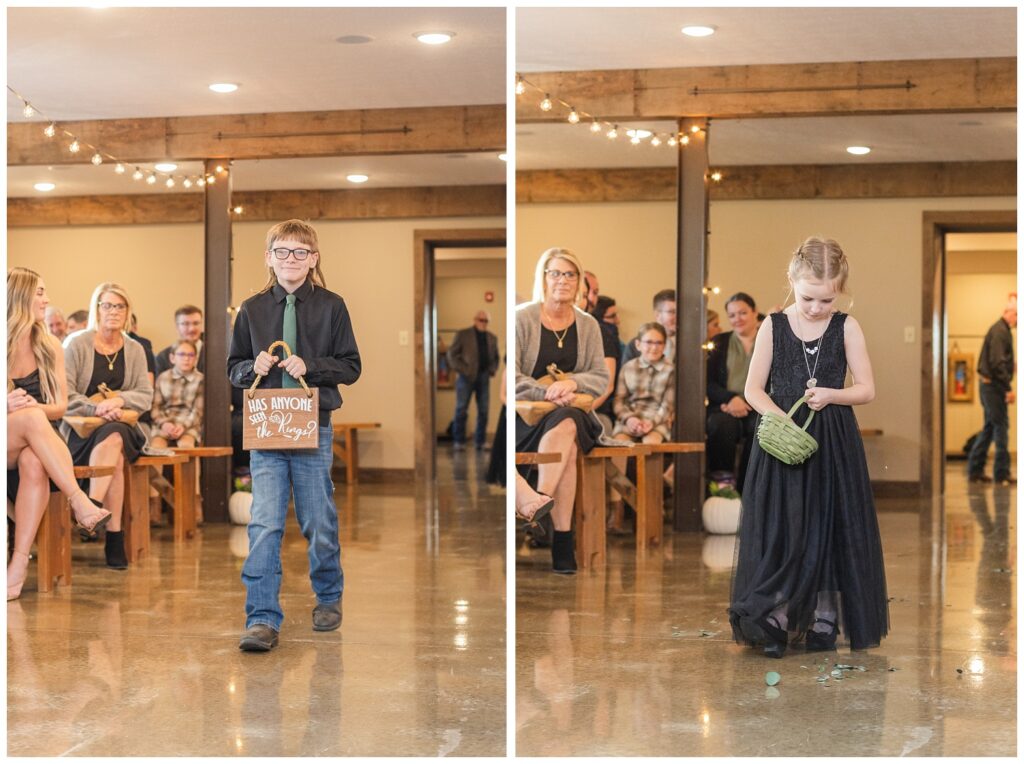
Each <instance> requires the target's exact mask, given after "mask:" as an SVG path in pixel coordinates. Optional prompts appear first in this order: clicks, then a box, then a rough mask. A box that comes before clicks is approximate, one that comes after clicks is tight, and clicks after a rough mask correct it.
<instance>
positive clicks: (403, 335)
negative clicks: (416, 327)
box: [398, 329, 409, 347]
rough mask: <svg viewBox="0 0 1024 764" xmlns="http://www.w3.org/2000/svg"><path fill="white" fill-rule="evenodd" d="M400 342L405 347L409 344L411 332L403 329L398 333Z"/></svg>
mask: <svg viewBox="0 0 1024 764" xmlns="http://www.w3.org/2000/svg"><path fill="white" fill-rule="evenodd" d="M398 344H399V345H401V346H402V347H405V346H406V345H408V344H409V332H408V331H406V330H405V329H403V330H402V331H400V332H399V333H398Z"/></svg>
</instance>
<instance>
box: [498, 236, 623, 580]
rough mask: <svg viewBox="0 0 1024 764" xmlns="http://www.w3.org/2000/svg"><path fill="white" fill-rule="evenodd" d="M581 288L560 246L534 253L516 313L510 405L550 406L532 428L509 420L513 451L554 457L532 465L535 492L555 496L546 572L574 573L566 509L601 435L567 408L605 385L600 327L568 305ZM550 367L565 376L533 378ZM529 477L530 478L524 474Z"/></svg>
mask: <svg viewBox="0 0 1024 764" xmlns="http://www.w3.org/2000/svg"><path fill="white" fill-rule="evenodd" d="M582 289H583V266H582V265H581V264H580V261H579V258H577V257H576V255H574V254H573V253H572V252H570V251H569V250H567V249H560V248H557V247H556V248H552V249H549V250H546V251H545V252H544V253H543V254H541V256H540V259H539V260H538V261H537V269H536V272H535V274H534V281H533V302H529V303H525V304H523V305H520V306H518V307H517V308H516V400H517V401H548V402H549V403H554V404H555V406H556V408H555V409H554V411H552V412H550V413H549V414H547V415H546V416H545V417H544V418H543V419H542V420H540V421H539V422H537V423H536V424H535V425H533V426H530V425H528V424H527V423H526V422H525V421H524V420H523V418H522V417H520V416H518V415H517V416H516V451H519V452H555V453H558V454H560V455H561V457H562V458H561V461H558V462H555V463H551V464H541V465H539V466H538V469H537V472H536V473H535V475H536V481H537V482H536V489H537V491H538V492H539V493H540V494H542V495H544V496H550V497H551V498H553V499H554V502H555V505H554V508H553V509H552V510H551V518H552V521H553V523H554V528H555V533H554V540H553V542H552V544H551V562H552V568H553V569H554V571H555V572H556V573H575V572H576V556H575V552H574V543H573V533H572V510H573V504H574V503H575V500H576V454H577V451H582V452H583V453H588V452H589V451H590V450H591V449H593V448H594V446H595V445H597V443H598V441H599V439H600V437H601V424H600V422H599V421H598V420H597V417H596V416H595V415H594V414H593V413H592V412H589V411H583V410H582V409H579V408H575V407H574V406H573V405H572V404H573V402H574V399H575V396H576V395H577V394H578V393H585V394H588V395H591V396H593V397H594V398H597V397H599V396H600V395H601V394H602V393H603V392H604V391H605V389H606V387H607V385H608V368H607V367H606V366H605V363H604V346H603V342H602V339H601V330H600V328H599V327H598V324H597V321H596V320H595V319H594V317H593V316H590V315H589V314H587V313H584V312H583V311H582V310H580V309H579V308H577V307H575V303H576V302H577V301H578V300H579V298H580V295H581V291H582ZM551 364H554V365H556V366H557V367H558V369H559V370H560V371H563V372H569V373H571V375H572V376H571V377H570V378H569V379H564V380H559V381H555V382H553V383H551V384H550V385H546V386H545V385H542V384H540V383H539V382H538V381H537V380H539V379H540V378H541V377H544V376H546V375H547V374H548V366H549V365H551ZM530 477H532V475H531V476H530Z"/></svg>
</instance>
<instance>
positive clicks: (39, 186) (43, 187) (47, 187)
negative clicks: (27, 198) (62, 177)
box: [32, 183, 57, 191]
mask: <svg viewBox="0 0 1024 764" xmlns="http://www.w3.org/2000/svg"><path fill="white" fill-rule="evenodd" d="M56 187H57V186H55V185H54V184H53V183H36V184H35V185H34V186H32V188H34V189H35V190H36V191H53V189H55V188H56Z"/></svg>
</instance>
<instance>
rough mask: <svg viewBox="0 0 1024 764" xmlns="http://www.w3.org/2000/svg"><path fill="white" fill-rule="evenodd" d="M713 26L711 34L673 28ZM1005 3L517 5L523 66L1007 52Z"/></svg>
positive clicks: (1012, 36) (1012, 50) (1010, 38)
mask: <svg viewBox="0 0 1024 764" xmlns="http://www.w3.org/2000/svg"><path fill="white" fill-rule="evenodd" d="M688 24H705V25H707V24H710V25H714V26H717V27H718V31H717V32H716V33H715V34H714V35H712V36H711V37H704V38H693V37H686V36H684V35H683V34H681V33H680V29H681V28H682V27H683V26H685V25H688ZM1016 31H1017V22H1016V9H1015V8H1013V7H1008V8H768V7H764V8H686V7H682V8H519V9H518V10H517V11H516V69H517V70H518V71H520V72H538V71H542V72H548V71H573V70H585V69H642V68H667V67H684V66H736V65H743V64H797V63H807V62H821V61H880V60H891V59H919V58H974V57H990V56H1014V55H1016V52H1017V35H1016Z"/></svg>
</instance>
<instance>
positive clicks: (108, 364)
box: [103, 348, 121, 371]
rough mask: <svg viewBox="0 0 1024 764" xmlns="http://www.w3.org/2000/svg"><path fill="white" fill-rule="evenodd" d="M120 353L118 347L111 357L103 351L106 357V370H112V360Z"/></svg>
mask: <svg viewBox="0 0 1024 764" xmlns="http://www.w3.org/2000/svg"><path fill="white" fill-rule="evenodd" d="M120 353H121V350H120V348H119V349H117V350H115V351H114V357H113V358H111V357H110V356H109V355H107V354H106V353H103V357H104V358H106V359H107V371H113V370H114V362H115V361H116V360H117V356H118V355H119V354H120Z"/></svg>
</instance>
